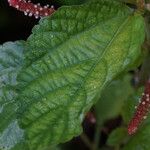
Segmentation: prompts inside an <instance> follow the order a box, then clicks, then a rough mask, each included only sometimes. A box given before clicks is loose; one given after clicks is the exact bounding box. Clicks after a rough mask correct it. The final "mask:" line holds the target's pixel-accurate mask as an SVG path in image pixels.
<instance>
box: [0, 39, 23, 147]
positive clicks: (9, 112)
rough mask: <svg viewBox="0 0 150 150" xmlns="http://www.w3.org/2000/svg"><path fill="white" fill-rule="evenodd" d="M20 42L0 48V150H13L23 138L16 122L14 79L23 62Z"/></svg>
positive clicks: (15, 83) (9, 43) (6, 44)
mask: <svg viewBox="0 0 150 150" xmlns="http://www.w3.org/2000/svg"><path fill="white" fill-rule="evenodd" d="M22 54H23V44H22V42H15V43H13V42H7V43H5V44H3V45H2V46H0V149H3V150H7V149H10V148H13V147H14V146H15V145H16V144H17V143H18V142H20V140H21V139H22V137H23V131H22V129H20V128H19V125H18V122H17V120H16V111H17V105H16V103H15V98H16V96H17V93H16V92H15V90H14V88H15V86H16V85H17V81H16V77H17V74H18V71H19V70H20V68H21V65H22V60H23V55H22Z"/></svg>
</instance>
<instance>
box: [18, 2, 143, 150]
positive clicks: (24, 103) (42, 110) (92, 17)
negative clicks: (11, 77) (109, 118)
mask: <svg viewBox="0 0 150 150" xmlns="http://www.w3.org/2000/svg"><path fill="white" fill-rule="evenodd" d="M144 36H145V35H144V21H143V18H142V17H141V15H139V14H137V13H134V14H133V12H132V11H131V10H130V9H129V8H128V7H126V6H124V5H122V4H121V3H118V2H116V1H110V0H105V1H95V2H91V3H88V4H85V5H81V6H72V7H62V8H60V9H59V10H58V11H57V12H56V13H54V14H53V15H52V16H50V17H48V18H45V19H43V20H42V21H41V22H40V24H39V25H38V26H36V27H35V28H34V29H33V34H32V35H31V36H30V38H29V39H28V41H27V45H28V46H27V47H26V61H27V64H26V66H25V67H24V68H23V69H22V71H21V73H20V75H19V77H18V80H19V81H20V86H19V97H18V99H19V100H21V101H19V102H20V103H19V107H20V110H19V111H18V113H19V115H20V116H19V117H20V125H21V126H22V128H23V129H24V130H25V135H26V138H27V139H28V143H29V145H30V150H43V149H44V148H46V147H49V145H55V144H58V143H61V142H65V141H68V140H70V139H71V138H72V137H73V136H77V135H79V134H80V133H81V131H82V128H81V123H82V121H83V118H84V115H85V113H86V112H87V111H88V110H89V109H90V107H91V106H92V105H93V104H94V103H95V102H96V100H97V99H98V98H99V97H100V93H101V90H102V89H103V88H104V87H105V86H106V85H107V84H108V83H109V82H110V81H111V80H112V79H113V78H114V77H116V76H117V75H118V74H120V73H121V72H122V71H125V70H127V69H129V66H130V65H131V64H133V63H134V61H135V60H136V59H137V58H138V57H139V55H140V54H141V51H140V47H141V44H142V43H143V41H144Z"/></svg>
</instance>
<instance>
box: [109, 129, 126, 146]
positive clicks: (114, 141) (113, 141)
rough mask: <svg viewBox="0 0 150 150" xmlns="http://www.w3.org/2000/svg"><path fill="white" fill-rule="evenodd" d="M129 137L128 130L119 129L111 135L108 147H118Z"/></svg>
mask: <svg viewBox="0 0 150 150" xmlns="http://www.w3.org/2000/svg"><path fill="white" fill-rule="evenodd" d="M126 136H127V129H126V128H123V127H121V128H117V129H115V130H114V131H112V133H111V134H110V135H109V138H108V140H107V145H109V146H117V145H120V144H121V143H122V141H123V140H124V139H125V137H126Z"/></svg>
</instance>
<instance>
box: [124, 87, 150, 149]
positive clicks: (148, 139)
mask: <svg viewBox="0 0 150 150" xmlns="http://www.w3.org/2000/svg"><path fill="white" fill-rule="evenodd" d="M143 91H144V89H143V88H139V89H137V90H135V91H134V93H132V94H131V95H130V97H129V98H128V99H127V100H126V101H125V103H124V107H123V109H122V117H123V120H124V122H125V123H126V124H128V123H129V121H130V120H131V118H132V117H133V114H134V112H135V106H137V105H138V103H139V99H140V98H141V95H142V92H143ZM149 133H150V115H148V118H147V119H146V120H145V122H143V124H142V125H141V126H140V128H139V130H138V131H137V133H136V134H135V135H133V136H129V140H128V142H127V143H126V144H125V147H124V148H123V150H149V148H150V134H149Z"/></svg>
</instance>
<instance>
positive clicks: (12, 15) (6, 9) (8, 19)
mask: <svg viewBox="0 0 150 150" xmlns="http://www.w3.org/2000/svg"><path fill="white" fill-rule="evenodd" d="M32 2H34V3H38V2H40V3H41V5H46V4H50V5H51V4H53V5H54V6H55V7H56V8H58V7H59V6H58V5H56V3H55V2H54V1H51V0H42V1H40V0H32ZM48 2H49V3H48ZM52 2H53V3H52ZM37 23H38V19H35V18H34V17H28V16H25V15H24V14H23V13H22V12H20V11H17V10H16V9H14V8H12V7H10V6H9V5H8V2H7V0H0V44H2V43H4V42H6V41H16V40H25V39H27V37H28V36H29V35H30V34H31V30H32V28H33V26H34V25H35V24H37Z"/></svg>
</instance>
